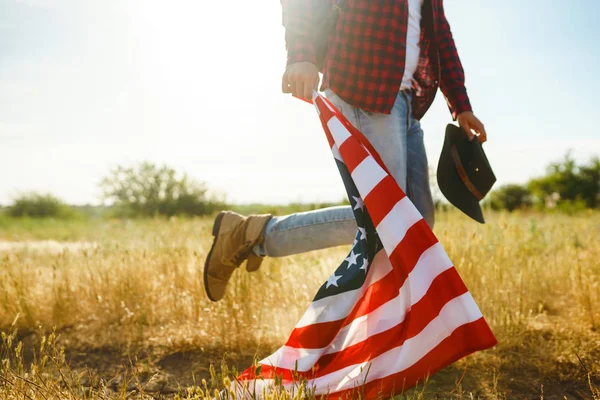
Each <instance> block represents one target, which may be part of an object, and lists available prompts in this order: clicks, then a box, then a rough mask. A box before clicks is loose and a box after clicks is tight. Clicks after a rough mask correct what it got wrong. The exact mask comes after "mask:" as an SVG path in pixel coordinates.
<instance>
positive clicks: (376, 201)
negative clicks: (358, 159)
mask: <svg viewBox="0 0 600 400" xmlns="http://www.w3.org/2000/svg"><path fill="white" fill-rule="evenodd" d="M404 197H406V195H405V194H404V192H403V191H402V189H400V188H399V187H398V184H397V183H396V181H395V180H394V178H393V177H392V176H391V175H388V176H386V177H385V178H383V179H382V180H381V181H380V182H379V183H378V184H377V185H376V186H375V187H374V188H373V189H371V192H369V194H368V195H367V196H366V197H365V199H364V202H365V204H368V206H367V207H368V210H369V216H370V217H371V221H373V224H374V225H375V226H377V225H379V223H380V222H381V220H383V219H384V218H385V216H386V215H387V214H388V213H389V212H390V210H391V209H392V208H393V207H394V206H395V205H396V203H398V202H399V201H400V200H402V199H403V198H404Z"/></svg>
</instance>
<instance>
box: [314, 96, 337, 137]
mask: <svg viewBox="0 0 600 400" xmlns="http://www.w3.org/2000/svg"><path fill="white" fill-rule="evenodd" d="M315 101H316V105H317V107H318V108H319V119H320V120H321V125H322V126H323V130H324V131H325V136H326V137H327V142H329V148H332V147H333V145H334V144H335V141H334V140H333V136H331V132H330V131H329V127H328V126H327V122H329V120H330V119H331V118H332V117H333V116H334V115H335V114H334V113H333V111H331V110H330V109H329V108H328V107H327V106H326V105H325V103H324V102H323V98H321V97H320V96H319V97H317V98H316V100H315Z"/></svg>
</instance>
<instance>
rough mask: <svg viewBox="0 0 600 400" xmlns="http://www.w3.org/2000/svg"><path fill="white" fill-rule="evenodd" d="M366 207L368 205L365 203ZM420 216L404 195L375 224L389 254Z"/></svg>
mask: <svg viewBox="0 0 600 400" xmlns="http://www.w3.org/2000/svg"><path fill="white" fill-rule="evenodd" d="M368 208H369V205H368V204H367V209H368ZM422 218H423V217H421V214H419V212H418V211H417V209H416V208H415V206H414V205H413V203H412V202H411V201H410V200H409V199H408V197H406V196H405V197H404V198H403V199H402V200H400V201H399V202H398V203H396V205H395V206H394V207H392V209H391V210H390V212H389V213H388V214H387V215H386V216H385V218H383V220H381V222H380V223H379V224H377V225H376V228H377V232H378V233H379V238H380V239H381V243H383V247H384V248H385V251H386V252H387V253H388V254H391V253H392V252H393V251H394V249H395V248H396V246H398V244H399V243H400V242H401V241H402V239H404V237H405V236H406V232H408V230H409V229H410V227H411V226H413V225H414V224H415V223H417V222H418V221H419V220H421V219H422Z"/></svg>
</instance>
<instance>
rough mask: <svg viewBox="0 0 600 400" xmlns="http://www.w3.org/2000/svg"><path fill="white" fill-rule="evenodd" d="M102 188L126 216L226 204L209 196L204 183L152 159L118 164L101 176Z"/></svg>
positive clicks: (195, 211)
mask: <svg viewBox="0 0 600 400" xmlns="http://www.w3.org/2000/svg"><path fill="white" fill-rule="evenodd" d="M100 188H101V190H102V192H103V198H104V200H105V201H106V200H107V201H109V202H111V203H113V204H114V205H115V206H117V210H118V213H119V214H120V215H125V216H134V217H144V216H145V217H147V216H155V215H165V216H173V215H205V214H210V213H212V212H214V211H215V210H216V209H217V208H219V207H222V206H223V204H222V202H220V201H217V200H215V199H213V198H210V197H209V196H208V194H207V189H206V187H205V186H204V185H203V184H201V183H199V182H196V181H194V180H192V179H190V178H189V177H188V176H187V175H182V176H178V174H177V172H176V171H175V170H174V169H172V168H169V167H167V166H162V167H158V166H156V165H155V164H153V163H150V162H143V163H140V164H138V165H136V166H133V167H124V166H118V167H116V168H115V169H113V170H112V171H111V172H110V174H109V175H108V176H106V177H105V178H103V179H102V180H101V182H100Z"/></svg>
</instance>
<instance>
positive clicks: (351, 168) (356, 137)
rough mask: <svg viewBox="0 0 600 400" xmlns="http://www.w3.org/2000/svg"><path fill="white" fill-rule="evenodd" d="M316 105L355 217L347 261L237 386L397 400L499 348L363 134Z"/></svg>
mask: <svg viewBox="0 0 600 400" xmlns="http://www.w3.org/2000/svg"><path fill="white" fill-rule="evenodd" d="M313 104H314V106H315V108H316V110H317V113H318V115H319V118H320V120H321V123H322V126H323V129H324V131H325V135H326V137H327V141H328V143H329V146H330V148H331V151H332V153H333V156H334V159H335V162H336V164H337V167H338V169H339V172H340V174H341V176H342V180H343V182H344V186H345V188H346V191H347V195H348V199H349V200H350V204H351V206H352V208H353V210H354V215H355V218H356V222H357V233H356V237H355V240H354V244H353V246H352V248H351V250H350V253H349V254H348V257H347V258H346V259H344V260H343V261H342V263H341V264H340V266H339V267H338V268H337V269H336V270H335V271H334V272H333V274H332V275H331V276H330V277H329V278H328V279H327V281H326V282H325V283H323V285H322V286H321V287H320V289H319V290H318V292H317V294H316V296H315V298H314V299H313V301H312V302H311V304H310V305H309V306H308V309H307V310H306V312H305V313H304V315H303V316H302V318H301V319H300V321H299V322H298V323H297V324H296V326H295V328H294V329H293V331H292V333H291V334H290V337H289V339H288V340H287V342H286V343H285V344H284V345H283V346H282V347H281V348H279V349H278V350H277V351H276V352H275V353H273V354H272V355H270V356H268V357H266V358H265V359H263V360H261V361H260V362H259V364H258V366H253V367H250V368H248V369H247V370H245V371H244V372H243V373H242V374H241V375H240V376H239V377H238V379H237V381H236V383H235V384H234V386H235V390H236V392H237V394H238V397H239V398H249V397H252V396H254V397H256V398H261V396H262V395H264V394H266V393H268V392H269V391H270V390H272V388H273V387H274V384H277V385H279V386H280V387H281V386H283V387H284V388H289V389H297V388H298V385H299V384H300V382H303V383H304V385H305V388H307V389H308V390H309V392H310V393H312V394H314V395H315V396H317V397H319V396H320V395H326V397H327V398H328V399H344V398H351V397H352V395H353V394H355V393H353V392H355V391H358V392H359V393H360V394H361V396H362V398H366V399H375V398H390V396H392V395H394V394H399V393H401V392H402V391H404V390H407V389H409V388H411V387H413V386H414V385H415V384H416V383H417V382H419V381H423V380H424V379H426V378H427V376H429V375H431V374H433V373H435V372H437V371H439V370H440V369H442V368H444V367H446V366H448V365H450V364H452V363H453V362H455V361H457V360H458V359H460V358H462V357H465V356H467V355H469V354H471V353H473V352H475V351H478V350H484V349H487V348H490V347H492V346H494V345H495V344H496V343H497V342H496V339H495V337H494V335H493V333H492V331H491V330H490V328H489V326H488V324H487V323H486V321H485V319H484V318H483V316H482V314H481V312H480V310H479V308H478V307H477V304H476V303H475V301H474V300H473V298H472V297H471V295H470V293H469V291H468V289H467V288H466V286H465V285H464V283H463V281H462V279H461V278H460V276H459V275H458V272H457V271H456V269H455V268H454V265H453V263H452V261H450V259H449V258H448V256H447V255H446V253H445V251H444V249H443V248H442V246H441V244H440V243H439V242H438V240H437V238H436V237H435V236H434V234H433V232H432V231H431V229H430V228H429V227H428V225H427V224H426V223H425V221H424V220H423V218H422V216H421V215H420V214H419V212H418V211H417V209H416V208H415V206H414V205H413V204H412V202H411V201H410V199H408V197H407V196H406V195H405V193H404V192H403V191H402V189H401V188H400V187H399V185H398V184H397V182H396V181H395V180H394V179H393V178H392V176H391V175H390V174H389V172H388V171H387V169H386V167H385V165H384V164H383V162H382V161H381V159H380V158H379V156H378V154H377V152H376V151H375V149H373V147H372V146H371V144H370V143H369V141H368V140H367V139H366V138H365V137H364V135H363V134H362V133H361V132H360V131H359V130H357V129H356V128H355V127H353V126H352V125H351V124H350V123H349V122H348V121H347V119H346V118H345V117H344V116H343V114H342V113H341V112H340V111H338V110H337V109H336V108H335V106H334V105H333V104H331V102H329V101H328V100H327V99H326V98H325V97H323V96H321V95H319V94H317V93H316V92H315V93H314V97H313Z"/></svg>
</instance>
